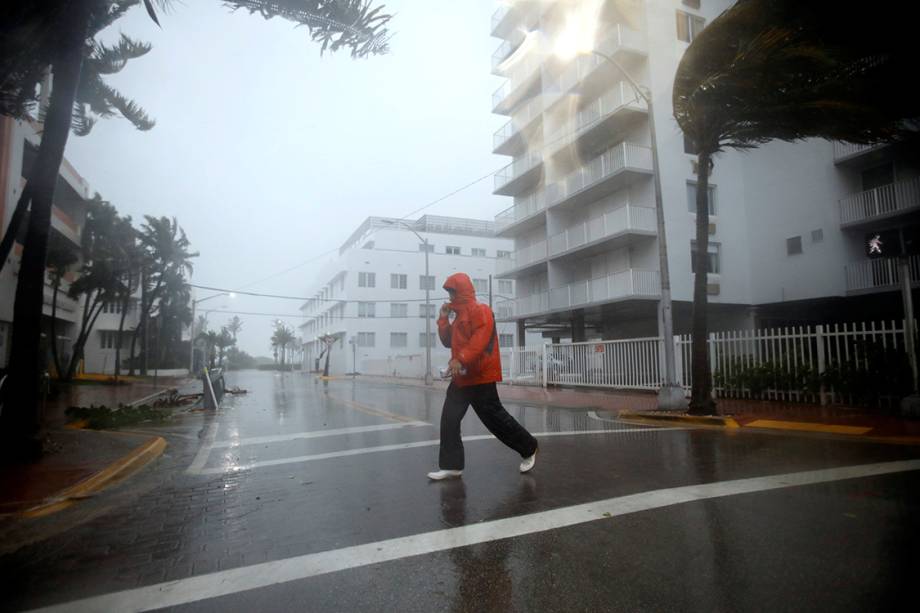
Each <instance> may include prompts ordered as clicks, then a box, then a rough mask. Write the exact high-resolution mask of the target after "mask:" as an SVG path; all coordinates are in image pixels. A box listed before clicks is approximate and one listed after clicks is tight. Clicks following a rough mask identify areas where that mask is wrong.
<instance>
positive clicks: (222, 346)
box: [215, 326, 236, 366]
mask: <svg viewBox="0 0 920 613" xmlns="http://www.w3.org/2000/svg"><path fill="white" fill-rule="evenodd" d="M215 344H216V345H217V350H218V356H219V357H218V361H217V364H218V366H223V365H224V353H225V352H226V351H227V348H228V347H232V346H233V345H235V344H236V339H234V338H233V334H231V333H230V330H228V329H227V327H226V326H225V327H223V328H221V329H220V334H218V335H217V341H216V342H215Z"/></svg>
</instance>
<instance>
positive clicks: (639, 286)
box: [514, 269, 661, 317]
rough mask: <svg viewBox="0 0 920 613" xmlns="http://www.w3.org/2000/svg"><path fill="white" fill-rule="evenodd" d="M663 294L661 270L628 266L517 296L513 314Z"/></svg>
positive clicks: (641, 298) (563, 309) (531, 313)
mask: <svg viewBox="0 0 920 613" xmlns="http://www.w3.org/2000/svg"><path fill="white" fill-rule="evenodd" d="M660 295H661V283H660V280H659V276H658V271H655V270H634V269H629V270H623V271H621V272H617V273H614V274H612V275H608V276H606V277H598V278H597V279H591V280H589V281H578V282H576V283H569V284H568V285H563V286H562V287H556V288H553V289H551V290H549V291H548V292H543V293H540V294H533V295H531V296H526V297H523V298H518V299H516V300H515V301H514V302H515V304H514V315H515V317H527V316H533V315H541V314H544V313H549V312H552V311H566V310H568V309H574V308H583V307H586V306H592V305H601V304H606V303H609V302H617V301H621V300H633V299H637V300H657V299H658V297H659V296H660Z"/></svg>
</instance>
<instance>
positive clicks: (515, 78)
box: [492, 45, 543, 115]
mask: <svg viewBox="0 0 920 613" xmlns="http://www.w3.org/2000/svg"><path fill="white" fill-rule="evenodd" d="M536 47H539V45H536V46H535V48H534V50H533V51H529V52H528V53H526V54H524V55H522V56H521V57H520V58H519V59H516V60H515V61H514V63H513V64H512V65H511V66H509V67H508V68H507V69H506V70H505V71H504V73H505V74H506V75H508V80H507V81H506V82H505V83H504V84H502V86H501V87H499V88H498V89H496V90H495V92H494V93H493V94H492V112H493V113H496V114H498V115H510V114H511V112H512V110H514V108H515V107H516V106H517V105H518V104H519V103H520V102H521V100H523V99H524V97H525V95H526V94H527V92H528V91H529V90H530V89H531V87H532V86H533V85H534V84H535V83H537V82H538V81H539V80H540V74H541V69H540V67H541V66H542V64H543V53H542V52H541V51H540V50H539V49H538V48H536Z"/></svg>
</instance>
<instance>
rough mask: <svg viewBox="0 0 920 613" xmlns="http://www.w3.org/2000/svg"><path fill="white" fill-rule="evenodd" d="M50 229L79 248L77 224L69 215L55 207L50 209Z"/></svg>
mask: <svg viewBox="0 0 920 613" xmlns="http://www.w3.org/2000/svg"><path fill="white" fill-rule="evenodd" d="M51 227H52V228H54V229H55V230H57V231H58V232H59V233H60V234H61V236H63V237H65V238H66V239H67V240H69V241H70V242H72V243H73V244H74V245H76V246H77V247H79V246H80V226H79V224H77V223H76V222H75V221H74V220H73V218H71V217H70V215H68V214H67V213H65V212H64V211H62V210H61V209H59V208H58V207H56V206H53V207H52V208H51Z"/></svg>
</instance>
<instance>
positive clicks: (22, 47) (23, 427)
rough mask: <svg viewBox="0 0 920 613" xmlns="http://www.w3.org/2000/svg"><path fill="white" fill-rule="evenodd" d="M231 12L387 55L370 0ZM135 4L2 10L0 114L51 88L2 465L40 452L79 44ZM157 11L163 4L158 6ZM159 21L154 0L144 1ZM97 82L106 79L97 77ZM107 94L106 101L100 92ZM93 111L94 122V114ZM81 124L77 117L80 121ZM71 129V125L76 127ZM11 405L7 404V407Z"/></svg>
mask: <svg viewBox="0 0 920 613" xmlns="http://www.w3.org/2000/svg"><path fill="white" fill-rule="evenodd" d="M222 3H223V4H224V5H225V6H227V7H229V8H231V9H234V10H235V9H245V10H248V11H249V12H250V13H252V14H256V13H258V14H260V15H262V16H263V17H264V18H266V19H270V18H273V17H280V18H282V19H286V20H289V21H292V22H294V23H295V24H298V25H302V26H305V27H306V29H307V32H308V33H309V35H310V36H311V38H312V39H313V40H314V41H317V42H319V43H321V45H322V46H321V52H325V51H326V50H327V49H328V50H330V51H337V50H339V49H348V50H350V51H351V54H352V56H353V57H367V56H369V55H374V54H380V53H385V52H387V50H388V48H387V43H388V38H389V34H388V33H387V30H386V24H387V22H388V21H389V20H390V16H389V15H386V14H384V13H381V12H380V9H379V8H374V7H372V6H371V4H370V0H335V1H329V0H222ZM137 4H138V0H45V1H43V2H6V3H0V112H2V113H3V114H7V115H11V116H14V117H18V118H26V117H28V114H29V111H30V110H31V108H32V107H33V106H34V103H35V100H36V91H37V86H38V83H39V82H40V81H41V80H42V78H43V76H44V75H45V74H46V73H47V72H48V71H50V73H51V74H52V75H53V79H54V87H53V88H52V90H51V96H50V102H49V106H48V110H47V113H46V116H45V121H44V125H43V129H42V139H41V144H40V145H39V150H38V155H37V156H36V160H35V163H34V165H33V167H32V168H31V169H30V170H29V171H28V181H27V184H26V187H25V188H24V193H23V196H24V197H28V199H29V202H30V205H29V206H30V209H31V214H30V216H29V224H28V228H27V232H26V239H25V244H24V249H23V254H22V259H21V263H20V269H19V278H18V282H17V285H16V298H15V303H14V320H15V322H16V323H15V325H14V327H13V337H12V343H11V345H12V351H13V353H14V354H15V355H16V360H15V361H14V362H13V363H12V367H11V369H10V374H11V376H10V381H11V382H12V383H11V385H8V386H5V387H4V393H5V400H7V401H12V400H15V402H16V406H17V407H18V410H16V411H4V412H3V414H2V417H0V422H2V423H0V436H2V437H3V438H4V439H5V441H3V443H4V444H3V445H0V447H2V451H3V452H4V453H5V454H6V455H8V456H10V457H20V458H21V457H36V456H37V455H40V453H41V444H40V439H39V437H38V436H37V434H38V430H39V427H40V424H39V413H38V407H39V389H40V372H41V369H40V365H39V352H38V345H39V341H40V338H41V316H42V293H43V286H44V274H45V261H46V257H47V250H48V235H49V233H50V228H51V207H52V202H53V199H54V190H55V187H56V183H57V176H58V169H59V168H60V166H61V162H62V160H63V157H64V148H65V146H66V144H67V138H68V135H69V132H70V129H71V126H72V125H73V115H74V103H75V102H76V100H77V95H78V91H81V90H80V75H81V72H82V70H83V67H84V64H85V63H86V61H85V60H86V51H87V41H88V40H90V39H91V37H92V36H94V35H95V33H96V32H98V31H99V30H101V29H102V28H104V27H105V26H106V25H109V24H111V23H112V22H113V21H115V20H116V19H118V18H119V17H121V16H122V15H123V14H124V13H125V11H127V10H128V9H129V8H131V7H132V6H135V5H137ZM159 4H160V6H163V4H166V2H160V3H159ZM144 5H145V7H146V9H147V12H148V13H149V14H150V16H151V18H152V19H153V20H154V21H157V23H159V22H158V20H157V16H156V10H155V7H154V4H153V1H152V0H144ZM100 74H104V73H102V72H100ZM103 93H105V92H103ZM103 99H107V100H108V102H109V103H110V104H111V106H113V107H115V108H117V109H118V110H119V111H120V112H122V113H124V112H125V111H126V110H128V112H129V114H130V109H129V107H128V106H126V105H124V104H122V102H121V101H120V100H118V99H117V98H114V97H111V96H110V97H108V98H106V97H105V96H103ZM92 110H93V112H95V113H97V114H101V115H103V116H104V113H100V112H99V109H92ZM78 116H79V115H78ZM78 125H79V122H78ZM5 404H6V405H7V406H10V405H11V404H12V403H11V402H6V403H5Z"/></svg>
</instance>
